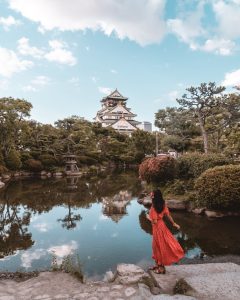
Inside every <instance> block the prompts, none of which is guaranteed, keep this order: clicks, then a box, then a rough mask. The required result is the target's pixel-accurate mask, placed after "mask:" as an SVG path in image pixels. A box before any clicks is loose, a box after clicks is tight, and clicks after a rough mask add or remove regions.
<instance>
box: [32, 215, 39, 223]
mask: <svg viewBox="0 0 240 300" xmlns="http://www.w3.org/2000/svg"><path fill="white" fill-rule="evenodd" d="M38 219H39V216H36V215H35V216H32V217H31V219H30V222H31V223H33V222H36V221H37V220H38Z"/></svg>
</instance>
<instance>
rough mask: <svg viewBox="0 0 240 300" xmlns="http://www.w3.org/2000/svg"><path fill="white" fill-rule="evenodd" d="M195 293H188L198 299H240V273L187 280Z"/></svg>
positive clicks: (218, 274) (202, 276)
mask: <svg viewBox="0 0 240 300" xmlns="http://www.w3.org/2000/svg"><path fill="white" fill-rule="evenodd" d="M185 281H186V282H187V284H189V285H190V286H191V287H192V288H193V291H190V292H189V293H187V294H188V295H190V296H195V297H196V298H197V299H208V300H210V299H214V300H218V299H219V300H222V299H224V300H236V299H240V272H221V273H216V274H211V273H210V274H207V273H206V274H205V275H199V276H193V277H187V278H185Z"/></svg>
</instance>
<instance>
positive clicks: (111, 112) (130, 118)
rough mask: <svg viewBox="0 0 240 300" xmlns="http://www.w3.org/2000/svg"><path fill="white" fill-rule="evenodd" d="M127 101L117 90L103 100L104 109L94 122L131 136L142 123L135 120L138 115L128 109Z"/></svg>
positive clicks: (99, 112) (98, 113)
mask: <svg viewBox="0 0 240 300" xmlns="http://www.w3.org/2000/svg"><path fill="white" fill-rule="evenodd" d="M127 100H128V98H126V97H124V96H122V95H121V94H120V93H119V91H118V90H117V89H116V90H115V91H113V92H112V93H111V94H110V95H108V96H107V97H103V98H102V100H101V103H102V109H100V110H99V111H98V112H97V115H96V117H95V118H94V120H95V121H96V122H100V123H101V124H102V126H103V127H112V128H114V129H115V130H117V131H119V132H120V133H125V134H128V135H131V133H132V132H134V131H135V130H137V129H138V128H139V125H140V124H141V122H138V121H136V120H135V117H136V116H137V115H136V114H134V113H132V112H131V109H130V108H128V107H127V105H126V104H127ZM150 124H151V123H150ZM141 129H142V128H141ZM143 130H144V129H143Z"/></svg>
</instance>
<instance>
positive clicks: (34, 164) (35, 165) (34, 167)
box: [24, 158, 44, 172]
mask: <svg viewBox="0 0 240 300" xmlns="http://www.w3.org/2000/svg"><path fill="white" fill-rule="evenodd" d="M24 168H25V169H26V170H29V171H32V172H40V171H42V170H43V169H44V168H43V165H42V163H41V162H40V161H39V160H36V159H33V158H30V159H28V160H26V161H25V163H24Z"/></svg>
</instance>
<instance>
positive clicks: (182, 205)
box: [166, 199, 188, 210]
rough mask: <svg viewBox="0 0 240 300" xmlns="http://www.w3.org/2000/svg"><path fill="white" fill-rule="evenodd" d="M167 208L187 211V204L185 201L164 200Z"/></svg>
mask: <svg viewBox="0 0 240 300" xmlns="http://www.w3.org/2000/svg"><path fill="white" fill-rule="evenodd" d="M166 204H167V207H168V208H169V209H171V210H187V207H188V202H187V201H186V200H175V199H171V200H166Z"/></svg>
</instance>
